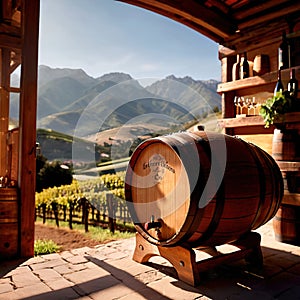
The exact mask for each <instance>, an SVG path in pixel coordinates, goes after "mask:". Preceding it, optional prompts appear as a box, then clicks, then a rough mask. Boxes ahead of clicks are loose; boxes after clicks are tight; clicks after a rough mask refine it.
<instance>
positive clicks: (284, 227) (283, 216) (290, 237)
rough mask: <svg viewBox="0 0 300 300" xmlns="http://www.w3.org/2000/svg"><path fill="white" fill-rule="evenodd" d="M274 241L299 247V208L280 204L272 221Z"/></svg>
mask: <svg viewBox="0 0 300 300" xmlns="http://www.w3.org/2000/svg"><path fill="white" fill-rule="evenodd" d="M273 228H274V233H275V238H276V240H278V241H280V242H283V243H288V244H292V245H296V246H300V206H295V205H288V204H282V205H281V206H280V208H279V209H278V211H277V214H276V216H275V217H274V219H273Z"/></svg>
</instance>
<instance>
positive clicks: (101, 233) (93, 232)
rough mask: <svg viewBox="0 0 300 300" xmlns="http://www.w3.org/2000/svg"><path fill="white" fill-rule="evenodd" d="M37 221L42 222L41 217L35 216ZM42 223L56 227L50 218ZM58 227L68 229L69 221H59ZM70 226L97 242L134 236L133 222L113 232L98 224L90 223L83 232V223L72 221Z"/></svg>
mask: <svg viewBox="0 0 300 300" xmlns="http://www.w3.org/2000/svg"><path fill="white" fill-rule="evenodd" d="M37 223H38V224H42V219H41V218H37ZM44 225H46V226H51V227H56V224H55V220H52V219H47V221H46V224H44ZM117 225H118V226H119V228H120V226H122V227H124V226H123V224H122V225H121V224H118V223H117ZM59 227H60V228H65V229H69V223H68V222H66V221H59ZM72 227H73V229H72V230H73V231H77V232H80V233H82V234H84V235H86V236H87V237H88V238H90V239H92V240H95V241H97V242H99V243H103V242H109V241H114V240H119V239H127V238H130V237H133V236H135V232H134V226H133V224H127V225H126V227H125V228H124V230H122V231H120V230H115V232H114V233H112V232H110V230H109V229H107V228H102V227H100V226H92V225H90V226H89V228H88V229H89V231H88V232H85V229H84V224H77V223H73V224H72ZM126 229H127V230H126ZM69 230H70V229H69Z"/></svg>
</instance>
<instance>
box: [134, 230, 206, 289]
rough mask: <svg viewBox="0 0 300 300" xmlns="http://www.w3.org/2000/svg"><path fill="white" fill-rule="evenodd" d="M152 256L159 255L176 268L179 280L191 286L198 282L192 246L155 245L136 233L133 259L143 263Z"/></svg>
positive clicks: (197, 271)
mask: <svg viewBox="0 0 300 300" xmlns="http://www.w3.org/2000/svg"><path fill="white" fill-rule="evenodd" d="M153 256H161V257H163V258H165V259H166V260H168V261H169V262H170V263H171V264H172V266H173V267H174V269H175V270H176V272H177V275H178V278H179V279H180V280H182V281H184V282H186V283H188V284H190V285H192V286H196V285H198V284H199V283H200V275H199V270H198V265H197V263H196V255H195V252H194V250H193V249H192V248H189V247H184V246H174V247H162V246H156V245H153V244H151V243H149V242H148V241H146V240H145V239H144V238H143V237H142V236H141V235H140V234H139V233H137V234H136V246H135V251H134V254H133V260H135V261H136V262H139V263H145V262H147V261H149V259H150V258H151V257H153Z"/></svg>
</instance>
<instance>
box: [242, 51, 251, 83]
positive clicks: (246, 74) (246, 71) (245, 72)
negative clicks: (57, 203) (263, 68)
mask: <svg viewBox="0 0 300 300" xmlns="http://www.w3.org/2000/svg"><path fill="white" fill-rule="evenodd" d="M248 77H249V63H248V60H247V53H246V52H244V55H243V56H242V59H241V62H240V79H244V78H248Z"/></svg>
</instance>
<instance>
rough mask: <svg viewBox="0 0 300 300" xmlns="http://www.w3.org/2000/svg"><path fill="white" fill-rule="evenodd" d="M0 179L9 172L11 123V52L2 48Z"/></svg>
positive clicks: (0, 73)
mask: <svg viewBox="0 0 300 300" xmlns="http://www.w3.org/2000/svg"><path fill="white" fill-rule="evenodd" d="M0 59H1V61H0V177H1V176H5V175H6V171H7V149H6V138H7V131H8V125H9V124H8V123H9V86H10V69H9V66H10V51H9V49H7V48H1V56H0Z"/></svg>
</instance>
